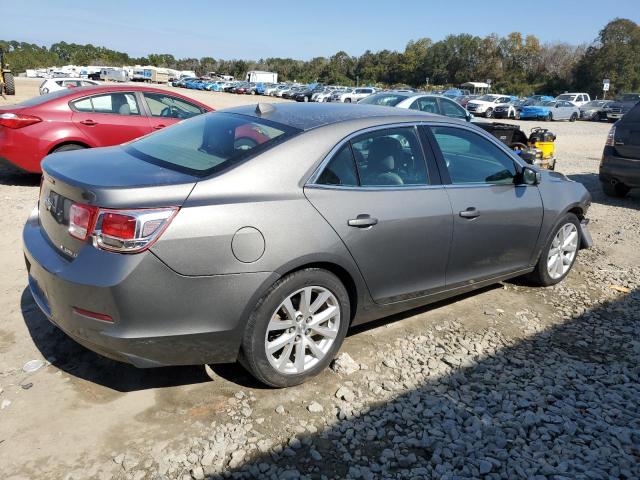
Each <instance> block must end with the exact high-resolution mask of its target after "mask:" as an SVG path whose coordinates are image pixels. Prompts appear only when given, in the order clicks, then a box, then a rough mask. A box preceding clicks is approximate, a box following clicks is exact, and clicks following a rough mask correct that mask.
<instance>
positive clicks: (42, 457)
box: [0, 79, 640, 479]
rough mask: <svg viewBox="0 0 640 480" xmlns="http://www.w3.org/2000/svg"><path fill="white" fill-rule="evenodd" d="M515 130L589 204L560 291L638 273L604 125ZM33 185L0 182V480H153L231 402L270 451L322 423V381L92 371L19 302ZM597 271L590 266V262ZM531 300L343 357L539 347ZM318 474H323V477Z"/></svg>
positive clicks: (333, 381) (400, 325) (439, 318)
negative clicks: (316, 408) (420, 344)
mask: <svg viewBox="0 0 640 480" xmlns="http://www.w3.org/2000/svg"><path fill="white" fill-rule="evenodd" d="M39 83H40V81H37V80H28V79H18V82H17V91H18V95H17V96H16V97H15V98H12V97H10V98H9V99H7V100H2V99H1V98H0V105H1V104H7V103H13V102H17V101H21V100H23V99H26V98H30V97H32V96H34V95H37V87H38V84H39ZM163 88H168V89H171V87H163ZM180 92H181V93H183V94H185V95H189V96H192V97H193V98H196V99H198V100H200V101H202V102H204V103H207V104H209V105H211V106H213V107H215V108H216V109H221V108H225V107H229V106H234V105H238V104H247V103H255V102H256V101H257V98H256V97H251V96H238V95H232V94H223V93H214V92H198V91H187V90H180ZM269 101H275V100H274V99H269ZM519 123H520V124H521V125H522V127H523V128H526V129H529V128H532V127H534V126H536V125H540V126H544V127H548V128H551V129H552V130H553V131H554V132H555V133H556V134H557V137H558V140H557V156H558V164H557V170H559V171H561V172H563V173H565V174H567V175H568V176H569V177H570V178H572V179H574V180H576V181H579V182H582V183H583V184H585V185H586V186H587V188H588V189H589V190H590V191H591V192H592V195H593V201H594V203H593V206H592V208H591V210H590V212H589V217H590V218H591V224H590V228H591V232H592V235H593V238H594V241H595V245H596V251H595V253H593V252H591V253H589V254H588V255H587V254H584V253H582V254H581V255H579V257H578V260H577V265H576V268H574V270H573V271H572V273H571V274H570V276H569V277H568V279H567V280H566V284H567V286H568V288H572V289H574V290H575V291H584V292H586V294H587V295H595V293H594V292H595V290H594V289H593V288H591V287H590V286H589V283H588V281H589V279H590V278H592V277H593V275H594V273H593V272H594V271H595V270H594V269H595V268H598V269H600V270H603V269H604V270H606V269H607V268H610V269H613V270H620V271H629V270H631V271H633V270H634V269H637V268H638V267H640V235H638V233H639V231H640V214H639V212H638V209H639V208H640V195H639V194H638V192H634V193H633V195H632V196H630V197H628V198H626V199H624V200H612V199H608V198H605V197H604V196H603V194H602V192H601V191H600V187H599V183H598V181H597V172H598V162H599V160H600V156H601V154H602V148H603V145H604V142H605V139H606V135H607V132H608V131H609V128H610V125H609V124H606V123H592V122H576V123H568V122H554V123H552V124H547V123H537V122H519ZM38 184H39V179H38V177H35V176H28V175H12V176H9V175H5V174H3V173H1V172H0V198H1V199H2V201H3V204H4V208H3V211H2V214H1V215H0V232H1V234H0V266H1V270H0V271H1V272H2V275H1V276H0V407H1V409H0V476H1V477H2V478H4V479H28V478H65V477H66V476H68V478H112V477H117V478H138V479H143V478H155V477H154V476H153V475H154V473H153V472H154V471H156V470H155V466H154V465H156V463H157V462H158V461H159V460H157V459H162V458H164V456H166V455H168V453H166V452H170V451H174V450H175V449H176V448H178V449H180V448H182V447H184V446H185V445H191V444H192V443H193V442H194V439H197V438H201V437H202V436H206V432H207V430H208V429H211V428H213V425H215V424H220V423H223V422H228V421H230V420H229V415H230V414H229V412H228V410H229V405H230V404H233V403H234V402H235V400H233V399H234V398H237V396H236V394H238V392H239V391H242V392H243V394H242V395H245V394H246V395H248V396H249V397H251V398H253V399H254V401H253V403H252V407H251V408H252V409H253V412H252V413H251V417H252V418H255V419H261V420H262V421H260V422H258V423H259V424H260V431H261V432H262V434H263V435H265V436H266V437H272V438H273V439H280V438H286V435H287V434H288V433H287V432H289V430H290V426H294V425H297V424H298V423H299V422H300V421H303V420H304V422H306V420H308V419H309V417H310V415H311V414H310V413H309V411H308V410H307V408H305V406H306V405H308V404H309V402H310V401H312V400H316V401H318V402H320V403H321V404H324V405H325V411H327V412H328V411H329V406H330V405H332V402H334V401H335V398H334V393H335V392H336V389H337V388H338V387H339V386H341V385H342V384H343V383H344V379H343V378H342V377H340V376H339V375H337V374H336V373H335V372H333V371H331V370H327V371H326V372H324V373H323V374H321V375H320V376H319V377H317V378H316V379H314V380H312V381H310V382H309V383H307V384H305V385H302V386H299V387H295V388H291V389H287V390H271V389H266V388H263V387H262V386H260V385H258V384H256V383H255V382H254V381H253V380H252V379H251V378H250V377H249V376H248V374H247V373H246V372H245V371H244V370H243V369H242V368H241V367H240V366H237V365H220V366H215V367H214V368H213V370H214V375H213V379H211V378H210V377H209V376H208V375H207V374H206V373H205V371H204V369H203V368H202V367H197V366H195V367H184V368H164V369H149V370H138V369H136V368H134V367H131V366H128V365H125V364H121V363H118V362H115V361H111V360H108V359H105V358H103V357H100V356H98V355H97V354H94V353H92V352H90V351H88V350H86V349H84V348H83V347H81V346H79V345H77V344H76V343H75V342H73V341H72V340H70V339H68V338H67V337H65V335H64V334H62V333H61V332H60V331H58V330H57V329H56V328H55V327H54V326H52V325H51V324H49V323H48V322H47V320H46V319H45V318H44V316H43V315H42V314H41V313H40V312H39V311H38V309H37V307H36V305H35V304H34V302H33V300H32V297H31V295H30V293H29V291H28V288H27V273H26V269H25V266H24V259H23V255H22V246H21V229H22V226H23V223H24V222H25V220H26V218H27V216H28V213H29V211H30V210H31V209H32V208H33V207H34V205H35V203H36V200H37V198H36V197H37V192H38ZM589 255H591V256H589ZM596 258H598V259H600V260H597V262H596V260H594V259H596ZM598 262H599V263H598ZM596 263H597V267H595V266H594V265H596ZM600 270H598V271H600ZM605 290H606V288H605ZM546 294H547V295H549V296H553V295H555V296H556V297H554V298H559V299H563V301H564V302H566V306H567V308H569V309H573V310H576V309H579V308H581V305H584V302H585V300H584V298H582V297H577V296H572V295H567V294H566V292H565V294H563V293H562V290H558V289H555V290H554V289H547V290H546ZM619 294H620V292H619V291H618V290H614V289H611V291H610V294H609V296H610V297H611V298H616V297H615V296H616V295H619ZM543 295H545V289H534V288H529V287H526V286H522V285H519V284H517V283H509V284H505V285H497V286H495V287H491V288H486V289H483V290H481V291H479V292H477V293H474V294H471V295H466V296H464V297H463V298H461V299H457V300H453V301H448V302H443V303H440V304H438V305H435V306H432V307H429V308H424V309H420V310H418V311H414V312H411V313H409V314H404V315H399V316H395V317H393V318H390V319H385V320H383V321H380V322H376V323H375V324H374V325H370V326H367V327H359V328H358V329H356V330H355V331H353V332H352V333H351V334H350V335H349V337H348V338H347V339H346V341H345V343H344V345H343V347H342V351H343V352H348V353H349V354H350V355H351V356H352V357H353V358H354V359H355V360H356V361H358V362H366V363H367V364H368V368H369V369H375V368H377V367H379V366H380V365H381V364H382V360H381V355H379V354H380V353H381V352H382V353H384V352H387V351H393V350H394V349H396V348H397V346H395V343H394V342H395V341H396V340H401V339H403V338H405V337H407V336H409V335H413V334H416V333H419V332H423V331H425V330H427V329H428V328H436V329H446V328H447V325H449V323H450V322H452V321H455V322H458V323H460V324H462V326H463V327H464V328H465V329H467V330H469V331H480V330H482V329H484V328H486V327H487V325H489V324H490V325H491V327H492V328H493V329H496V330H497V331H498V332H499V333H500V334H501V335H502V336H504V337H505V338H507V339H511V340H513V341H517V340H519V339H522V338H527V337H528V336H530V335H533V334H534V333H538V332H532V331H529V330H528V329H527V328H523V326H522V324H520V323H518V322H516V321H515V319H516V318H517V315H516V314H517V312H519V311H522V310H523V309H532V310H535V311H536V312H537V317H536V318H538V319H539V322H540V325H541V327H540V328H541V329H542V330H544V329H545V328H547V326H550V325H552V324H555V323H557V319H556V318H555V317H554V315H555V314H556V313H557V312H556V310H557V308H558V307H557V306H554V304H552V303H547V302H546V301H543V299H544V297H543ZM603 295H604V294H603ZM607 298H608V297H607ZM488 309H499V310H500V315H499V316H494V315H492V314H487V313H486V312H487V311H488ZM34 359H36V360H44V361H45V362H46V363H45V365H44V366H43V367H42V368H40V369H38V370H37V371H36V372H33V373H25V372H23V370H22V369H23V365H24V364H25V363H26V362H27V361H29V360H34ZM279 405H283V406H285V409H286V412H287V413H286V414H285V416H286V421H285V422H284V423H283V418H284V417H283V415H279V414H278V413H276V412H275V409H276V407H278V406H279ZM336 421H337V420H336ZM331 422H332V420H331V418H328V419H326V424H328V425H330V424H331ZM291 428H293V427H291ZM289 433H290V432H289ZM283 436H284V437H283ZM274 441H275V440H274ZM172 449H174V450H172ZM185 449H186V447H184V448H182V450H185ZM125 451H126V452H136V455H137V458H138V459H139V462H138V464H137V465H138V466H137V467H136V468H132V469H128V468H125V467H124V466H123V462H122V459H120V462H118V461H117V459H118V455H119V454H122V452H125ZM114 459H116V460H115V461H114ZM192 463H193V462H192ZM196 464H197V462H195V463H193V465H196ZM198 468H199V467H198ZM318 471H320V472H322V467H320V470H318ZM189 472H191V473H189ZM165 474H166V475H167V477H165V478H183V477H182V475H183V473H181V472H177V471H174V472H173V473H171V471H169V473H167V472H165ZM185 474H186V475H187V477H185V478H191V477H192V476H193V478H198V477H199V473H198V472H197V471H196V472H195V473H194V471H192V470H191V469H189V468H188V469H187V470H186V473H185ZM332 474H333V475H337V474H336V473H335V472H333V473H332ZM330 476H331V475H330ZM291 478H293V477H291ZM318 478H320V477H318ZM354 478H356V477H354Z"/></svg>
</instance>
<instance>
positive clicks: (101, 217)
mask: <svg viewBox="0 0 640 480" xmlns="http://www.w3.org/2000/svg"><path fill="white" fill-rule="evenodd" d="M177 211H178V209H177V208H176V207H169V208H153V209H151V208H144V209H135V210H111V209H102V208H98V207H91V206H88V205H82V204H78V203H74V204H73V205H72V206H71V208H70V209H69V234H70V235H71V236H73V237H75V238H78V239H80V240H86V239H87V238H89V237H90V236H93V239H94V241H93V244H94V246H96V247H98V248H101V249H103V250H109V251H113V252H121V253H138V252H142V251H143V250H146V249H147V248H149V247H150V246H151V245H153V243H155V242H156V241H157V240H158V238H160V235H161V234H162V232H164V230H165V229H166V228H167V227H168V226H169V223H170V222H171V220H172V219H173V217H174V216H175V214H176V213H177Z"/></svg>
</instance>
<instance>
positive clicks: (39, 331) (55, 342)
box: [20, 288, 211, 392]
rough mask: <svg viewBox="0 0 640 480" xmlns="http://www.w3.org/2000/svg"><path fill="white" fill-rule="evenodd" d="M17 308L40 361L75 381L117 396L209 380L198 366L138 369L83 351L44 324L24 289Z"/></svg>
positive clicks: (57, 331)
mask: <svg viewBox="0 0 640 480" xmlns="http://www.w3.org/2000/svg"><path fill="white" fill-rule="evenodd" d="M20 306H21V309H22V316H23V318H24V321H25V324H26V326H27V328H28V330H29V334H30V335H31V338H32V339H33V342H34V343H35V345H36V347H37V348H38V350H40V353H41V354H42V355H43V357H44V358H46V359H47V360H49V362H51V364H53V365H54V366H55V367H57V368H59V369H60V370H62V371H64V372H66V373H68V374H70V375H73V376H75V377H78V378H81V379H83V380H87V381H90V382H94V383H96V384H98V385H102V386H104V387H107V388H111V389H112V390H116V391H118V392H131V391H136V390H145V389H149V388H161V387H173V386H177V385H191V384H196V383H203V382H207V381H210V380H211V379H210V378H209V377H208V376H207V374H206V372H205V370H204V368H203V367H202V366H188V367H164V368H149V369H140V368H136V367H134V366H133V365H129V364H126V363H122V362H117V361H115V360H111V359H108V358H106V357H103V356H101V355H98V354H97V353H94V352H92V351H91V350H88V349H86V348H84V347H83V346H82V345H80V344H78V343H76V342H75V341H74V340H72V339H71V338H69V337H68V336H67V335H66V334H65V333H64V332H62V330H60V329H59V328H57V327H56V326H55V325H53V324H52V323H51V322H49V320H47V318H46V317H45V316H44V315H43V314H42V312H41V311H40V309H39V308H38V306H37V305H36V303H35V301H34V300H33V297H32V296H31V292H30V291H29V289H28V288H25V290H24V291H23V292H22V297H21V300H20Z"/></svg>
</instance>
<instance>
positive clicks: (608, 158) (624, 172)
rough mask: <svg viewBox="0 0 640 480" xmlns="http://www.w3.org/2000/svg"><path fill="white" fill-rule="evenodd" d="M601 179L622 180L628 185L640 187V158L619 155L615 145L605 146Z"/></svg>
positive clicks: (603, 180)
mask: <svg viewBox="0 0 640 480" xmlns="http://www.w3.org/2000/svg"><path fill="white" fill-rule="evenodd" d="M599 177H600V181H601V182H603V183H610V182H621V183H624V184H625V185H626V186H628V187H632V188H638V187H640V160H634V159H630V158H624V157H619V156H617V155H616V152H615V148H614V147H609V146H607V147H604V152H603V154H602V161H601V162H600V175H599Z"/></svg>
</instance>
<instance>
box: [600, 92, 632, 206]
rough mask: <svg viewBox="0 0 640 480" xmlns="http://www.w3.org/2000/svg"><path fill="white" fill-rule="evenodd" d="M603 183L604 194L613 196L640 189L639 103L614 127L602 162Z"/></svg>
mask: <svg viewBox="0 0 640 480" xmlns="http://www.w3.org/2000/svg"><path fill="white" fill-rule="evenodd" d="M600 182H602V190H604V193H606V194H607V195H610V196H613V197H624V196H625V195H626V194H627V193H629V190H631V189H632V188H640V103H637V104H636V106H635V107H633V108H632V109H631V110H629V112H627V113H626V114H625V116H624V117H622V118H621V119H620V120H618V121H617V122H616V123H615V124H614V125H613V127H611V130H610V131H609V136H608V137H607V143H606V144H605V147H604V152H602V160H601V161H600Z"/></svg>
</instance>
